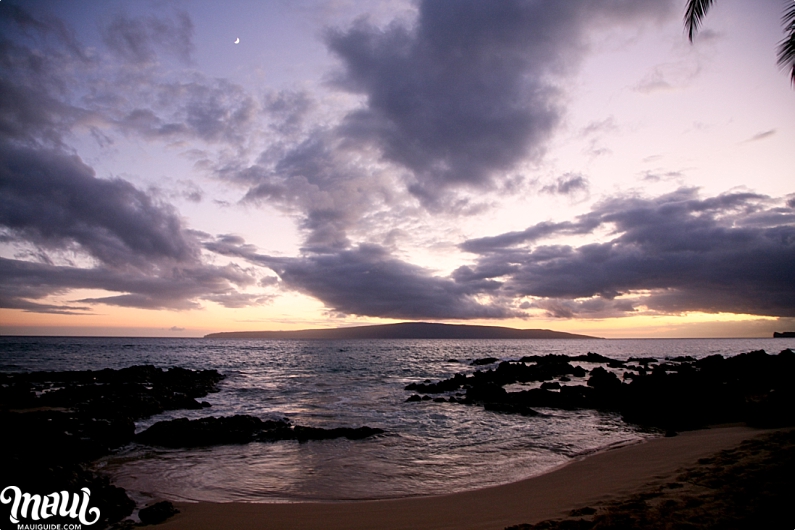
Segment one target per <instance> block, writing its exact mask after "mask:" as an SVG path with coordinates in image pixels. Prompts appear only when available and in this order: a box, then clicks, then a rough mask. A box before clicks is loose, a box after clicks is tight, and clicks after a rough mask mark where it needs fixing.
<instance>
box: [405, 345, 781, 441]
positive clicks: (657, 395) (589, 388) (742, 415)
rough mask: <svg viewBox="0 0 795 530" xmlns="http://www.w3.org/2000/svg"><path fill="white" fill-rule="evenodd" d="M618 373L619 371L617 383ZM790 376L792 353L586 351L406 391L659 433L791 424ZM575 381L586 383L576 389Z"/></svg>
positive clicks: (532, 358) (501, 366) (495, 408)
mask: <svg viewBox="0 0 795 530" xmlns="http://www.w3.org/2000/svg"><path fill="white" fill-rule="evenodd" d="M572 362H587V363H598V364H603V365H606V366H607V368H610V369H612V370H608V369H606V368H605V367H603V366H597V367H594V368H593V369H591V370H590V372H588V373H586V371H585V369H584V368H582V367H581V366H573V365H572V364H571V363H572ZM617 371H619V372H620V371H623V374H622V377H621V378H619V376H618V375H616V372H617ZM793 372H795V353H793V352H792V351H791V350H784V351H782V352H781V353H779V354H778V355H768V354H767V353H766V352H764V351H762V350H759V351H753V352H749V353H744V354H741V355H737V356H734V357H729V358H723V357H722V356H720V355H712V356H709V357H706V358H703V359H699V360H696V359H694V358H693V357H689V356H680V357H675V358H672V359H667V360H664V361H663V362H660V361H658V360H657V359H653V358H630V359H629V360H628V361H619V360H615V359H610V358H607V357H604V356H601V355H598V354H594V353H588V354H587V355H580V356H574V357H572V356H566V355H546V356H527V357H523V358H522V359H520V360H519V361H510V362H509V361H503V362H501V363H500V364H499V365H498V366H497V368H496V369H491V370H486V371H476V372H474V373H473V374H471V375H465V374H456V375H455V376H453V377H450V378H448V379H444V380H441V381H437V382H431V381H426V382H423V383H412V384H410V385H408V386H406V390H413V391H414V392H416V394H414V395H412V396H411V397H410V398H409V400H407V401H424V397H421V396H420V394H425V395H427V394H442V393H454V392H457V393H458V394H456V395H455V396H451V397H450V399H449V400H446V401H451V402H458V403H465V404H469V405H480V406H483V407H484V408H485V409H486V410H490V411H495V412H507V413H522V414H526V415H532V413H531V412H529V411H533V408H534V407H535V408H537V407H549V408H560V409H577V408H588V409H599V410H608V411H616V412H619V413H621V415H622V416H623V418H624V419H625V420H626V421H629V422H632V423H637V424H641V425H646V426H651V427H658V428H661V429H665V430H666V431H676V430H684V429H693V428H698V427H702V426H705V425H709V424H716V423H727V422H740V421H742V422H747V423H749V424H752V425H756V426H764V427H776V426H784V425H795V385H792V382H791V381H792V376H793ZM586 375H587V376H588V377H587V379H586ZM569 376H571V377H569ZM553 379H557V381H553ZM576 379H580V380H581V381H582V382H583V383H585V384H584V385H583V384H576V383H577V381H576ZM622 380H623V381H622ZM532 382H542V384H541V386H540V388H532V389H528V390H520V391H512V392H508V391H507V390H506V389H505V388H504V387H505V386H506V385H510V384H514V383H532ZM569 382H571V383H572V384H568V383H569ZM561 383H563V384H561ZM434 401H436V400H434ZM533 412H534V411H533Z"/></svg>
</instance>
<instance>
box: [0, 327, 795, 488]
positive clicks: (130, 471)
mask: <svg viewBox="0 0 795 530" xmlns="http://www.w3.org/2000/svg"><path fill="white" fill-rule="evenodd" d="M785 348H792V349H795V339H645V340H629V339H627V340H596V339H594V340H573V339H557V340H533V339H529V340H471V339H469V340H437V339H434V340H385V339H382V340H347V341H345V340H339V341H326V340H304V341H301V340H281V341H280V340H240V339H237V340H220V339H159V338H96V337H92V338H77V337H61V338H58V337H0V371H2V372H18V371H41V370H53V371H60V370H98V369H103V368H124V367H127V366H132V365H139V364H152V365H155V366H158V367H163V368H168V367H172V366H180V367H183V368H192V369H216V370H218V371H219V372H221V373H223V374H224V375H225V376H226V379H225V380H224V381H222V383H221V391H220V392H218V393H214V394H210V395H209V396H207V397H206V398H202V400H206V401H208V402H209V403H210V404H211V405H212V408H209V409H202V410H195V411H187V410H178V411H170V412H168V413H165V414H161V415H158V416H155V417H152V418H148V419H146V420H144V421H141V422H139V423H138V424H137V425H136V428H137V430H139V431H140V430H143V429H145V428H147V427H148V426H150V425H152V424H153V423H154V422H156V421H159V420H164V419H173V418H179V417H187V418H199V417H203V416H208V415H213V416H227V415H232V414H250V415H253V416H257V417H260V418H262V419H275V418H282V417H287V418H289V419H290V420H292V421H293V422H294V423H296V424H299V425H305V426H313V427H326V428H331V427H360V426H363V425H367V426H370V427H378V428H381V429H383V430H384V431H385V434H383V435H380V436H377V437H374V438H369V439H365V440H356V441H352V440H347V439H338V440H325V441H309V442H305V443H299V442H296V441H280V442H272V443H250V444H248V445H227V446H218V447H208V448H198V449H185V450H183V449H159V448H152V447H144V446H139V445H136V444H131V445H129V446H127V447H125V448H123V449H122V450H120V451H118V452H117V453H116V454H114V455H112V456H109V457H106V458H103V459H102V460H100V461H99V462H97V463H96V466H97V468H99V469H102V470H103V471H104V472H106V473H108V474H109V475H110V476H111V477H112V480H113V482H114V483H115V484H116V485H118V486H120V487H123V488H125V489H126V490H127V491H128V493H129V494H130V496H131V497H132V498H134V499H135V500H137V501H139V502H141V503H143V502H147V501H148V500H150V499H153V498H158V499H160V498H165V499H170V500H178V501H217V502H225V501H243V502H299V501H343V500H359V499H383V498H395V497H407V496H417V495H432V494H442V493H452V492H457V491H464V490H469V489H475V488H481V487H486V486H492V485H498V484H504V483H509V482H514V481H517V480H521V479H523V478H527V477H530V476H534V475H537V474H541V473H543V472H545V471H548V470H550V469H552V468H554V467H557V466H560V465H562V464H565V463H566V462H569V461H570V460H571V459H573V458H578V457H582V456H584V455H587V454H589V453H592V452H595V451H599V450H603V449H606V448H609V447H614V446H620V445H624V444H630V443H635V442H637V441H639V440H642V439H644V438H648V437H654V436H661V433H660V432H656V431H648V430H643V429H640V428H638V427H637V426H634V425H629V424H626V423H625V422H623V421H622V420H621V418H620V417H619V416H617V415H615V414H609V413H601V412H596V411H593V410H578V411H564V410H554V409H541V408H540V409H537V410H538V412H541V413H542V414H541V415H539V416H534V417H525V416H521V415H515V414H503V413H497V412H489V411H486V410H484V409H483V408H482V407H477V406H467V405H462V404H457V403H434V402H420V403H407V402H406V398H408V397H409V396H410V395H411V394H412V392H410V391H407V390H404V387H405V386H406V385H407V384H409V383H412V382H422V381H424V380H426V379H429V380H432V381H436V380H439V379H442V378H447V377H450V376H452V375H454V374H456V373H460V372H463V373H467V374H469V373H472V372H473V371H474V370H475V369H488V368H489V367H488V366H486V367H474V366H472V365H471V364H470V363H471V361H472V360H474V359H480V358H484V357H496V358H498V359H500V360H518V359H519V358H521V357H523V356H525V355H546V354H550V353H552V354H566V355H570V356H576V355H581V354H585V353H588V352H595V353H599V354H601V355H606V356H608V357H612V358H615V359H622V360H626V359H628V358H629V357H633V356H635V357H655V358H657V359H660V360H663V359H665V358H666V357H676V356H680V355H689V356H692V357H695V358H701V357H705V356H707V355H712V354H721V355H724V356H732V355H737V354H740V353H744V352H748V351H752V350H758V349H764V350H766V351H767V352H768V353H778V352H779V351H781V350H783V349H785ZM573 364H580V365H582V366H583V367H585V368H586V369H590V368H592V367H593V366H590V365H589V363H573ZM576 383H579V384H583V382H582V381H573V382H572V384H576ZM537 385H539V383H533V384H529V385H513V386H514V387H515V388H508V390H509V391H511V390H520V389H526V388H532V387H533V386H537Z"/></svg>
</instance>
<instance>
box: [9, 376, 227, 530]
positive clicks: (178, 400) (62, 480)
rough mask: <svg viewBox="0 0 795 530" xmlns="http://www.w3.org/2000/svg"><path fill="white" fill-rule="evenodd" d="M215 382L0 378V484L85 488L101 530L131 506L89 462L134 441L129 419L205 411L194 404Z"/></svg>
mask: <svg viewBox="0 0 795 530" xmlns="http://www.w3.org/2000/svg"><path fill="white" fill-rule="evenodd" d="M222 379H223V376H222V375H221V374H219V373H218V372H217V371H215V370H204V371H194V370H185V369H183V368H171V369H170V370H163V369H161V368H155V367H154V366H133V367H130V368H124V369H121V370H109V369H108V370H99V371H90V370H89V371H66V372H32V373H3V374H0V421H2V425H3V427H4V436H3V444H4V448H5V451H4V455H3V456H4V460H3V478H4V482H5V483H6V485H14V486H17V487H19V488H20V489H21V490H22V491H25V492H28V493H31V494H34V493H38V494H41V495H47V494H50V493H52V492H53V491H62V490H64V491H71V492H78V491H80V489H81V488H84V487H87V488H89V489H90V491H91V503H92V505H93V506H97V507H100V515H101V519H100V521H98V522H97V523H96V524H97V526H95V527H93V526H92V527H93V528H104V527H107V526H108V525H109V524H112V523H115V522H117V521H119V520H121V519H123V518H124V517H126V516H128V515H129V514H130V513H132V511H133V509H134V508H135V503H134V502H133V501H132V500H131V499H130V498H129V497H127V494H126V493H125V492H124V490H123V489H121V488H117V487H115V486H112V485H111V484H110V482H109V481H108V479H107V477H105V476H103V475H101V474H99V473H96V472H95V471H93V470H92V469H91V466H90V464H91V462H92V461H93V460H96V459H97V458H100V457H102V456H105V455H107V454H110V453H111V452H112V451H113V450H115V449H117V448H119V447H122V446H124V445H126V444H128V443H130V442H131V441H133V439H134V436H135V423H134V422H135V420H138V419H141V418H146V417H148V416H151V415H153V414H158V413H160V412H163V411H166V410H177V409H200V408H203V407H209V404H207V403H200V402H198V401H197V400H196V399H197V398H201V397H204V396H206V395H207V394H208V393H210V392H217V391H218V387H217V385H218V383H219V382H220V381H221V380H222ZM48 522H52V520H48ZM55 522H56V523H57V522H59V521H55ZM60 522H62V523H70V522H73V521H72V520H70V519H65V520H63V521H60Z"/></svg>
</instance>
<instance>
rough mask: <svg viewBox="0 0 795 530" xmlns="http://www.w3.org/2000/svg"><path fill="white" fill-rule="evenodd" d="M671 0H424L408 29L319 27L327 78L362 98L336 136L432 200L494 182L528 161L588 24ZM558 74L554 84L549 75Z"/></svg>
mask: <svg viewBox="0 0 795 530" xmlns="http://www.w3.org/2000/svg"><path fill="white" fill-rule="evenodd" d="M669 8H670V2H666V1H656V2H651V1H647V2H634V1H621V0H613V1H607V2H605V1H584V2H533V1H527V0H512V1H505V2H481V1H477V0H472V1H469V0H468V1H458V0H456V1H436V0H434V1H426V2H421V3H420V5H419V14H418V17H417V21H416V23H415V24H414V26H412V27H409V26H407V25H403V24H400V23H397V22H395V23H392V24H391V25H389V26H388V27H386V28H378V27H375V26H373V25H371V24H370V23H368V22H367V21H366V20H360V21H358V22H357V23H356V24H354V26H353V27H351V28H350V29H348V30H347V31H330V32H329V33H328V35H327V37H326V40H327V42H328V45H329V48H330V49H331V50H332V51H333V52H335V53H336V54H337V55H338V56H339V57H340V58H341V59H342V60H343V64H344V67H345V70H344V73H342V74H340V75H339V76H338V77H337V78H336V84H337V86H340V87H342V88H344V89H346V90H349V91H352V92H355V93H361V94H364V95H366V96H367V106H366V107H365V108H363V109H361V110H357V111H355V112H352V113H351V114H349V115H348V116H347V118H346V120H345V123H344V125H343V130H344V134H345V135H346V136H348V137H349V138H352V139H355V140H356V141H359V142H375V143H376V145H377V146H378V148H379V149H381V151H382V153H383V156H385V157H386V158H387V159H389V160H391V161H393V162H396V163H398V164H400V165H402V166H404V167H406V168H408V169H410V170H411V171H412V174H413V176H412V178H411V179H410V182H409V184H410V189H411V191H412V193H414V194H415V195H416V196H417V197H419V198H421V199H422V200H423V201H424V202H425V204H426V205H433V204H434V203H435V202H436V201H437V199H438V198H439V195H440V194H441V193H442V192H443V191H444V190H445V189H446V188H450V187H461V186H465V187H471V188H481V189H483V188H485V189H489V188H491V187H493V185H494V184H495V181H496V179H498V178H499V177H501V176H504V175H503V174H504V172H505V171H507V170H509V169H511V168H513V167H514V166H515V165H516V164H517V163H518V162H520V161H522V160H527V159H537V158H538V157H539V156H540V155H541V154H542V153H543V151H544V148H545V145H546V142H547V140H548V139H549V137H550V136H551V134H552V132H553V131H554V130H555V128H556V125H557V124H558V122H559V121H560V118H561V115H562V113H563V107H562V105H561V100H560V95H561V89H560V87H559V84H558V83H557V81H559V80H560V79H561V76H562V75H563V74H567V73H569V72H570V71H571V70H572V69H573V67H575V66H576V65H577V64H578V63H579V59H580V58H581V56H582V55H583V53H584V50H585V48H586V35H587V30H588V29H589V28H590V27H593V26H594V25H596V24H599V23H600V22H601V23H620V22H624V21H634V22H637V21H639V20H641V19H643V18H649V17H657V16H660V15H661V14H664V13H667V12H668V10H669ZM556 80H557V81H556Z"/></svg>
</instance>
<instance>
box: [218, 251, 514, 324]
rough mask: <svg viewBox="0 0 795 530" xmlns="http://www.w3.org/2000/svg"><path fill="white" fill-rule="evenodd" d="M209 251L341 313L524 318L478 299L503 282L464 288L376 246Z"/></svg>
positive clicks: (497, 304) (382, 315)
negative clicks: (306, 251) (264, 270)
mask: <svg viewBox="0 0 795 530" xmlns="http://www.w3.org/2000/svg"><path fill="white" fill-rule="evenodd" d="M206 247H207V248H208V249H209V250H211V251H214V252H217V253H219V254H224V255H229V256H237V257H243V258H245V259H247V260H249V261H251V262H252V263H256V264H258V265H261V266H265V267H268V268H270V269H271V270H273V272H275V273H276V274H277V275H278V276H279V277H280V278H281V280H282V283H284V284H286V286H287V287H288V288H290V289H294V290H296V291H299V292H302V293H305V294H308V295H310V296H313V297H315V298H317V299H319V300H321V301H322V302H323V303H324V304H326V306H327V307H328V308H329V310H331V311H334V312H337V313H343V314H352V315H361V316H371V317H382V318H403V319H417V320H421V319H447V318H453V319H468V318H506V317H509V316H516V315H518V314H519V313H518V312H517V311H514V310H512V309H509V308H506V307H502V306H501V305H500V304H499V303H484V302H482V301H480V300H478V299H476V295H490V294H491V293H496V291H497V289H498V288H499V283H498V282H494V281H484V282H478V283H472V282H470V283H468V284H459V283H458V282H456V281H455V280H453V279H450V278H442V277H439V276H434V275H432V274H431V273H430V272H429V271H427V270H425V269H423V268H421V267H417V266H415V265H411V264H409V263H406V262H404V261H401V260H398V259H395V258H394V257H392V256H390V255H389V253H388V252H386V251H385V250H384V249H383V248H381V247H377V246H374V245H362V246H359V247H357V248H354V249H352V250H345V251H341V252H336V253H329V254H310V255H308V256H304V257H298V258H282V257H273V256H266V255H261V254H257V253H256V250H255V249H254V247H252V246H251V245H247V244H245V242H244V241H243V240H242V238H240V237H236V236H225V237H222V238H219V239H218V240H217V241H215V242H212V243H207V244H206Z"/></svg>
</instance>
